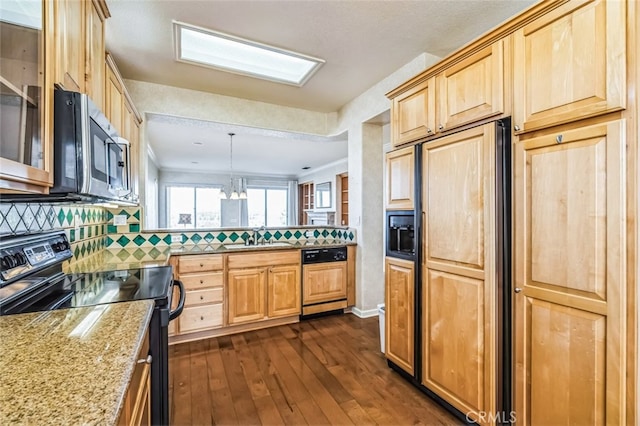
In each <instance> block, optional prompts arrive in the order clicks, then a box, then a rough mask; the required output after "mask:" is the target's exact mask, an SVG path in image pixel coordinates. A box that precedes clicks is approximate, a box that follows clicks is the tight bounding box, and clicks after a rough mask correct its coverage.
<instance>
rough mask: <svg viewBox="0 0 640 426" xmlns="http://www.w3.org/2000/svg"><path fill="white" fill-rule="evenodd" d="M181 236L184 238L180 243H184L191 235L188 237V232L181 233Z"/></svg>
mask: <svg viewBox="0 0 640 426" xmlns="http://www.w3.org/2000/svg"><path fill="white" fill-rule="evenodd" d="M180 237H181V238H182V239H181V240H180V243H182V244H184V243H186V242H187V241H189V237H187V234H180Z"/></svg>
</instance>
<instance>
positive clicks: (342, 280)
mask: <svg viewBox="0 0 640 426" xmlns="http://www.w3.org/2000/svg"><path fill="white" fill-rule="evenodd" d="M303 274H304V277H303V280H304V286H303V287H304V288H303V295H302V303H303V305H308V304H312V303H320V302H328V301H332V300H338V299H346V297H347V262H331V263H318V264H312V265H304V267H303Z"/></svg>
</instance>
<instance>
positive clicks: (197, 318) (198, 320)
mask: <svg viewBox="0 0 640 426" xmlns="http://www.w3.org/2000/svg"><path fill="white" fill-rule="evenodd" d="M220 326H222V303H217V304H215V305H205V306H194V307H191V308H184V311H182V315H180V333H185V332H189V331H195V330H202V329H205V328H214V327H220Z"/></svg>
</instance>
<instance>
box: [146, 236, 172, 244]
mask: <svg viewBox="0 0 640 426" xmlns="http://www.w3.org/2000/svg"><path fill="white" fill-rule="evenodd" d="M149 241H151V239H149ZM162 241H164V242H165V243H167V244H171V234H167V235H165V236H164V238H163V239H162ZM154 245H155V244H154Z"/></svg>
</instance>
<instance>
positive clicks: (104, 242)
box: [0, 203, 356, 263]
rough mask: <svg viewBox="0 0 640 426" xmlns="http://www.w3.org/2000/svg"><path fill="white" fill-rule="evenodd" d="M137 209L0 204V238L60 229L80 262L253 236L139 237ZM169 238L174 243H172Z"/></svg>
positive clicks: (346, 237) (324, 231)
mask: <svg viewBox="0 0 640 426" xmlns="http://www.w3.org/2000/svg"><path fill="white" fill-rule="evenodd" d="M141 213H142V212H141V209H140V208H138V207H127V208H115V209H106V208H104V207H99V206H94V205H91V204H86V205H85V204H67V205H61V204H46V203H0V237H3V236H8V235H15V234H23V233H27V232H29V233H33V232H42V231H50V230H55V229H63V230H64V231H65V233H66V234H67V238H68V239H69V242H70V243H71V249H72V251H73V254H74V258H73V259H72V260H70V262H69V263H73V262H77V261H79V260H83V259H84V258H86V257H88V256H91V255H93V254H95V253H99V252H101V251H102V250H103V249H105V248H108V249H122V248H139V247H143V248H145V247H168V246H171V245H174V246H177V245H188V246H192V245H207V244H211V245H217V244H233V243H236V244H241V243H244V241H246V240H247V238H249V237H251V236H252V233H251V232H247V230H246V229H224V230H217V231H213V230H203V231H185V232H179V231H178V232H164V231H156V232H143V231H142V229H141V222H140V218H141V217H142V214H141ZM115 215H124V216H126V218H127V223H126V225H118V226H116V225H114V221H113V219H114V216H115ZM172 237H176V238H177V239H178V241H175V242H173V241H172ZM260 237H261V238H264V239H265V241H267V242H269V241H287V242H293V243H295V242H306V241H327V240H329V241H331V242H355V241H356V235H355V230H353V229H334V228H330V227H328V228H325V227H318V228H307V227H305V228H298V227H283V228H280V229H268V230H266V231H261V232H260Z"/></svg>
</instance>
